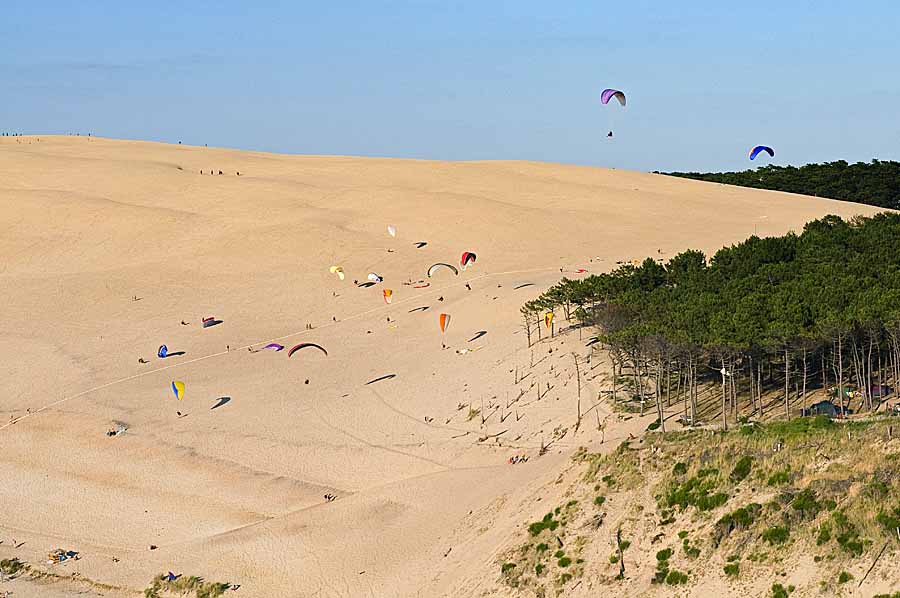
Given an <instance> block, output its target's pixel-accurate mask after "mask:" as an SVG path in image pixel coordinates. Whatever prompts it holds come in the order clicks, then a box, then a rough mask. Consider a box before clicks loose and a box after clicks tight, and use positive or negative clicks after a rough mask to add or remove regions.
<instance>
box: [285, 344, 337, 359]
mask: <svg viewBox="0 0 900 598" xmlns="http://www.w3.org/2000/svg"><path fill="white" fill-rule="evenodd" d="M307 347H313V348H316V349H318V350H319V351H321V352H322V353H324V354H325V355H328V351H326V350H325V348H324V347H322V346H321V345H317V344H316V343H300V344H299V345H294V346H293V347H291V350H290V351H288V357H291V356H293V355H294V353H296V352H297V351H299V350H300V349H306V348H307Z"/></svg>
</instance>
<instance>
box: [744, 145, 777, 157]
mask: <svg viewBox="0 0 900 598" xmlns="http://www.w3.org/2000/svg"><path fill="white" fill-rule="evenodd" d="M760 152H766V153H767V154H769V157H770V158H774V157H775V150H773V149H772V148H771V147H768V146H766V145H757V146H756V147H754V148H753V149H752V150H750V159H751V160H755V159H756V156H758V155H759V154H760Z"/></svg>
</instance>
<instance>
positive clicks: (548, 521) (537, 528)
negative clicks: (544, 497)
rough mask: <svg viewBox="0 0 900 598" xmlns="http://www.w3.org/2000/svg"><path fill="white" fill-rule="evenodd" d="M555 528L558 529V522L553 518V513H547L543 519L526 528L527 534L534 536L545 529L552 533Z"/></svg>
mask: <svg viewBox="0 0 900 598" xmlns="http://www.w3.org/2000/svg"><path fill="white" fill-rule="evenodd" d="M557 527H559V521H557V520H556V519H554V518H553V513H547V514H546V515H544V518H543V519H541V520H540V521H535V522H534V523H532V524H530V525H529V526H528V533H529V534H531V535H532V536H536V535H538V534H539V533H541V532H542V531H544V530H545V529H549V530H550V531H551V532H552V531H553V530H555V529H556V528H557Z"/></svg>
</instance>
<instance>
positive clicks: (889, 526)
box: [875, 507, 900, 538]
mask: <svg viewBox="0 0 900 598" xmlns="http://www.w3.org/2000/svg"><path fill="white" fill-rule="evenodd" d="M875 521H876V522H878V524H879V525H880V526H881V527H882V528H884V531H885V532H886V533H887V535H888V536H890V537H892V538H895V537H897V528H900V507H894V509H893V510H892V511H881V512H880V513H878V515H876V516H875Z"/></svg>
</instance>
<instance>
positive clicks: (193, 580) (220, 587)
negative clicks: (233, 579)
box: [144, 574, 231, 598]
mask: <svg viewBox="0 0 900 598" xmlns="http://www.w3.org/2000/svg"><path fill="white" fill-rule="evenodd" d="M230 587H231V584H229V583H220V582H213V581H204V580H203V578H202V577H196V576H194V575H191V576H185V575H179V576H178V577H177V578H175V579H171V578H170V577H169V576H168V575H165V574H160V575H157V576H156V577H154V578H153V581H152V582H151V584H150V587H148V588H147V589H145V590H144V597H145V598H163V597H164V596H168V595H172V596H184V595H187V594H191V593H193V594H194V595H195V596H196V597H197V598H216V597H217V596H222V595H223V594H224V593H225V592H226V590H228V589H229V588H230Z"/></svg>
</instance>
